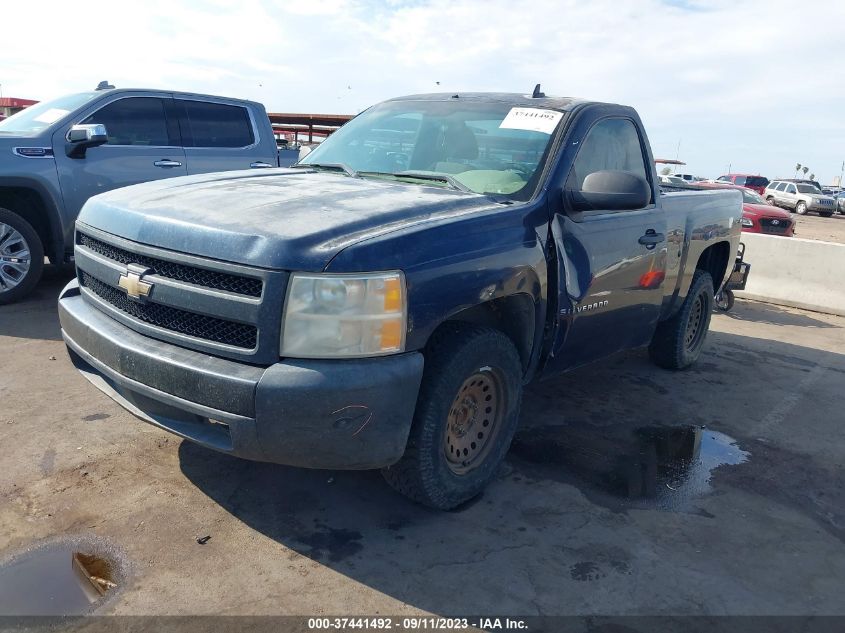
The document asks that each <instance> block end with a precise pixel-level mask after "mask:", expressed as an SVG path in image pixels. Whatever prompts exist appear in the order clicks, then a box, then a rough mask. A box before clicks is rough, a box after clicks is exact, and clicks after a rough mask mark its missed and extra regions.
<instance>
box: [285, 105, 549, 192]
mask: <svg viewBox="0 0 845 633" xmlns="http://www.w3.org/2000/svg"><path fill="white" fill-rule="evenodd" d="M563 117H564V114H563V113H562V112H559V111H556V110H548V109H543V108H530V107H513V106H512V105H510V104H507V103H496V102H492V103H491V102H487V103H478V102H459V100H457V99H455V100H449V101H391V102H387V103H382V104H380V105H377V106H374V107H372V108H370V109H369V110H367V111H365V112H363V113H362V114H360V115H359V116H357V117H356V118H354V119H352V120H351V121H350V122H349V123H347V124H346V125H344V126H343V127H342V128H340V129H339V130H338V131H337V132H335V133H334V134H332V135H331V136H330V137H329V138H328V139H327V140H325V141H324V142H323V143H322V144H320V146H319V147H317V148H316V149H315V150H314V151H312V152H311V153H310V154H308V156H306V157H305V158H304V159H303V160H302V161H301V162H300V164H302V165H325V166H334V167H337V166H342V167H343V168H344V170H345V171H347V172H348V173H355V174H357V175H360V176H363V177H376V178H389V179H392V180H400V181H405V182H425V183H426V184H430V185H435V186H442V187H450V186H451V187H454V188H459V189H464V190H469V191H472V192H475V193H489V194H498V195H504V196H507V197H509V198H515V199H523V200H524V199H528V198H529V197H530V196H531V194H532V193H533V191H534V189H535V187H536V183H537V180H538V179H539V176H540V173H541V172H542V165H543V164H544V162H545V160H546V155H547V154H548V151H549V146H550V140H551V138H552V135H553V134H554V132H555V130H556V129H557V127H558V125H559V124H560V121H561V120H562V119H563Z"/></svg>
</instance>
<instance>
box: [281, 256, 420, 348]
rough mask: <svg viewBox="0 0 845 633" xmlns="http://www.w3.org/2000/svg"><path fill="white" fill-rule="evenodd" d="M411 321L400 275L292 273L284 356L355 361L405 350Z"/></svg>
mask: <svg viewBox="0 0 845 633" xmlns="http://www.w3.org/2000/svg"><path fill="white" fill-rule="evenodd" d="M407 316H408V308H407V301H406V296H405V279H404V277H403V275H402V273H401V272H398V271H397V272H389V273H373V274H354V275H316V274H310V273H309V274H306V273H294V274H292V275H291V278H290V283H289V284H288V295H287V300H286V301H285V313H284V320H283V323H282V339H281V343H280V353H281V355H282V356H288V357H293V358H355V357H361V356H381V355H384V354H394V353H396V352H402V351H404V349H405V331H406V329H407V328H406V323H407Z"/></svg>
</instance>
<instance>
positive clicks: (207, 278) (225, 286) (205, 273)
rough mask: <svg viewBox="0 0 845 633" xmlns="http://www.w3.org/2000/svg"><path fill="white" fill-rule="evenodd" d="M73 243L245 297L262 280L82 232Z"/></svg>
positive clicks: (123, 261) (256, 290)
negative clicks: (167, 258)
mask: <svg viewBox="0 0 845 633" xmlns="http://www.w3.org/2000/svg"><path fill="white" fill-rule="evenodd" d="M77 243H78V244H80V245H81V246H84V247H85V248H88V249H90V250H92V251H94V252H95V253H97V254H99V255H102V256H103V257H105V258H107V259H110V260H112V261H115V262H117V263H119V264H139V265H140V266H144V267H146V268H149V269H150V274H155V275H159V276H161V277H167V278H168V279H175V280H176V281H184V282H186V283H190V284H194V285H197V286H202V287H204V288H213V289H214V290H225V291H227V292H233V293H235V294H239V295H245V296H247V297H260V296H261V291H262V289H263V283H262V281H261V280H260V279H254V278H252V277H244V276H242V275H233V274H231V273H224V272H220V271H216V270H205V269H204V268H198V267H196V266H188V265H185V264H178V263H176V262H169V261H165V260H163V259H158V258H156V257H149V256H147V255H141V254H139V253H132V252H130V251H127V250H124V249H122V248H119V247H117V246H114V245H112V244H106V243H105V242H103V241H100V240H98V239H95V238H93V237H91V236H89V235H86V234H85V233H78V234H77Z"/></svg>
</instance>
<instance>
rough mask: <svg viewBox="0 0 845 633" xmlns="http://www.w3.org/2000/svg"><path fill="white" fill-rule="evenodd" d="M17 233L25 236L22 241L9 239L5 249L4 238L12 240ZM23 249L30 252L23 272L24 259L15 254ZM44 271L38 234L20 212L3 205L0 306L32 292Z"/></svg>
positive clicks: (0, 222) (42, 253) (1, 211)
mask: <svg viewBox="0 0 845 633" xmlns="http://www.w3.org/2000/svg"><path fill="white" fill-rule="evenodd" d="M15 232H16V233H17V235H19V236H20V237H21V238H22V239H23V244H21V242H15V243H11V242H7V248H8V249H9V250H5V252H4V240H9V239H10V238H11V236H12V235H14V234H15ZM24 249H26V250H27V251H28V253H29V260H28V267H27V269H26V270H25V272H23V273H22V272H21V270H20V268H21V261H17V260H18V258H16V257H14V255H16V254H17V253H23V252H24ZM13 264H14V266H13ZM43 271H44V247H43V246H42V245H41V239H40V238H39V237H38V233H36V232H35V229H34V228H32V225H31V224H30V223H29V222H27V221H26V220H24V219H23V218H22V217H21V216H19V215H18V214H17V213H13V212H12V211H9V210H8V209H4V208H2V207H0V305H3V304H7V303H13V302H15V301H18V300H20V299H23V298H24V297H25V296H26V295H28V294H29V293H30V292H32V289H33V288H35V285H36V284H37V283H38V280H39V279H41V273H42V272H43Z"/></svg>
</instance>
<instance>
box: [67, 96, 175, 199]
mask: <svg viewBox="0 0 845 633" xmlns="http://www.w3.org/2000/svg"><path fill="white" fill-rule="evenodd" d="M171 101H172V99H171V98H170V97H166V96H160V97H134V96H129V97H120V98H117V99H115V100H113V101H111V102H109V103H107V104H105V105H102V104H98V105H97V106H96V107H95V108H94V111H93V112H90V111H88V112H85V113H82V115H81V118H80V120H78V121H74V123H85V124H88V123H102V124H103V125H105V126H106V132H107V133H108V138H109V140H108V143H106V144H105V145H101V146H100V147H92V148H89V149H88V150H87V151H86V153H85V156H84V157H82V158H70V157H68V156H67V154H66V153H65V135H66V134H67V131H68V128H69V127H70V126H69V125H68V126H64V127H63V128H61V129H59V130H57V131H56V132H55V133H54V134H53V153H54V155H55V157H56V167H57V169H58V173H59V182H60V183H61V187H62V195H63V196H64V200H65V206H66V207H67V209H68V210H70V211H72V212H74V213H76V212H78V211H79V210H80V209H81V208H82V205H83V204H85V202H86V201H87V200H88V198H90V197H91V196H95V195H97V194H98V193H104V192H106V191H110V190H111V189H117V188H118V187H126V186H129V185H134V184H137V183H140V182H147V181H149V180H158V179H160V178H172V177H174V176H184V175H186V174H187V173H188V172H187V170H186V167H185V152H184V150H183V149H182V148H181V147H180V145H181V142H180V140H179V128H178V124H177V122H176V121H175V120H173V119H172V118H171V117H168V115H167V106H168V104H169V102H171Z"/></svg>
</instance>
